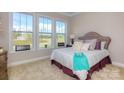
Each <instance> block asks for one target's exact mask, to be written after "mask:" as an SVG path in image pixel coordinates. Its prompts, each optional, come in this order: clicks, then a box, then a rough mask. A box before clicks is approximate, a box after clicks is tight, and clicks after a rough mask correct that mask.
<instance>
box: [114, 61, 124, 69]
mask: <svg viewBox="0 0 124 93" xmlns="http://www.w3.org/2000/svg"><path fill="white" fill-rule="evenodd" d="M112 64H113V65H115V66H119V67H123V68H124V64H123V63H122V62H116V61H112Z"/></svg>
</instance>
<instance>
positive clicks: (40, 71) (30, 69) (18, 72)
mask: <svg viewBox="0 0 124 93" xmlns="http://www.w3.org/2000/svg"><path fill="white" fill-rule="evenodd" d="M8 75H9V79H10V80H75V79H74V78H73V77H70V76H68V75H66V74H64V73H63V72H62V70H60V69H59V68H58V67H56V66H55V65H51V63H50V60H42V61H38V62H32V63H28V64H23V65H19V66H15V67H10V68H9V69H8ZM92 79H93V80H121V79H124V68H120V67H116V66H113V65H107V66H106V67H105V68H103V69H102V70H100V71H99V72H94V73H93V75H92Z"/></svg>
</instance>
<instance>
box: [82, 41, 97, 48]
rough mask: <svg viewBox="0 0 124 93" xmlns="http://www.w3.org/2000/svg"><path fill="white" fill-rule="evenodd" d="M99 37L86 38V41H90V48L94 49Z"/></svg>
mask: <svg viewBox="0 0 124 93" xmlns="http://www.w3.org/2000/svg"><path fill="white" fill-rule="evenodd" d="M96 41H97V39H91V40H84V42H85V43H90V47H89V50H94V49H95V46H96Z"/></svg>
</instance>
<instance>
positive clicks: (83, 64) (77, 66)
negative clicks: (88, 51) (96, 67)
mask: <svg viewBox="0 0 124 93" xmlns="http://www.w3.org/2000/svg"><path fill="white" fill-rule="evenodd" d="M73 69H74V70H75V71H80V70H89V63H88V59H87V57H86V56H85V54H84V53H75V54H74V56H73Z"/></svg>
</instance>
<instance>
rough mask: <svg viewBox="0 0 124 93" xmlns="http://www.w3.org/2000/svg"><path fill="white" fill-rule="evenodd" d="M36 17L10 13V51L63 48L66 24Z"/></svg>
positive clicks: (31, 14) (30, 14) (27, 14)
mask: <svg viewBox="0 0 124 93" xmlns="http://www.w3.org/2000/svg"><path fill="white" fill-rule="evenodd" d="M38 15H39V14H33V13H24V12H13V13H11V23H10V25H11V30H10V31H11V32H10V39H11V41H10V48H11V51H25V50H31V49H39V48H56V47H60V46H65V44H66V35H67V34H66V33H67V32H66V30H67V24H66V23H65V22H64V21H60V20H54V19H52V18H50V17H46V16H38ZM35 24H36V25H35ZM34 30H35V31H34Z"/></svg>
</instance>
